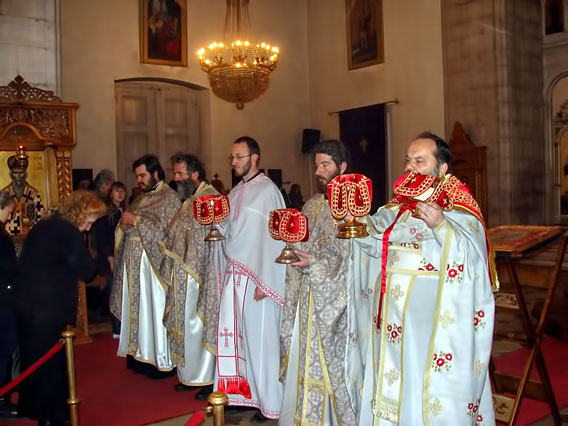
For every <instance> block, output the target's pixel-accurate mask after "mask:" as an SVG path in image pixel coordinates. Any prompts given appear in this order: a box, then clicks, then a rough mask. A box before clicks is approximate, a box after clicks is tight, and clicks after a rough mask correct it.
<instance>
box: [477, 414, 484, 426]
mask: <svg viewBox="0 0 568 426" xmlns="http://www.w3.org/2000/svg"><path fill="white" fill-rule="evenodd" d="M482 421H483V416H482V415H481V414H479V415H478V416H477V424H476V426H483V423H481V422H482Z"/></svg>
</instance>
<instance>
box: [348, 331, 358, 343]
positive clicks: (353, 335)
mask: <svg viewBox="0 0 568 426" xmlns="http://www.w3.org/2000/svg"><path fill="white" fill-rule="evenodd" d="M358 341H359V337H358V336H357V332H351V333H349V343H351V344H353V345H356V344H357V342H358Z"/></svg>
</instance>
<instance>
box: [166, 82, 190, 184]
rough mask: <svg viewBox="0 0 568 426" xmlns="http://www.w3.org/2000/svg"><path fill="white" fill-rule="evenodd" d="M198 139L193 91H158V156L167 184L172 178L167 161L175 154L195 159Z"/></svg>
mask: <svg viewBox="0 0 568 426" xmlns="http://www.w3.org/2000/svg"><path fill="white" fill-rule="evenodd" d="M198 136H199V122H198V112H197V103H196V99H195V96H194V93H193V92H192V90H191V89H186V88H182V87H174V86H170V87H159V88H158V89H157V91H156V137H157V140H158V153H157V155H158V158H159V159H160V162H161V164H162V167H163V168H164V170H165V171H166V179H167V180H168V182H169V180H170V179H172V178H173V171H172V166H171V163H170V158H171V157H172V155H174V154H176V153H178V152H181V153H184V154H194V155H198V148H199V147H198V143H199V137H198ZM198 156H199V155H198Z"/></svg>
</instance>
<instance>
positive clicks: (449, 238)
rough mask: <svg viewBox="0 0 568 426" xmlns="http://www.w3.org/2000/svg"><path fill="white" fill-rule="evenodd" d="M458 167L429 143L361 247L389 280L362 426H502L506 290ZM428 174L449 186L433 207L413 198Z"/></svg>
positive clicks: (379, 311)
mask: <svg viewBox="0 0 568 426" xmlns="http://www.w3.org/2000/svg"><path fill="white" fill-rule="evenodd" d="M450 159H451V153H450V151H449V147H448V145H447V144H446V143H445V142H444V141H443V140H442V139H440V138H439V137H437V136H435V135H433V134H430V133H424V134H422V135H420V136H419V137H418V139H416V140H415V141H414V142H413V143H412V144H411V145H410V147H409V149H408V153H407V160H406V169H407V171H408V172H409V173H407V175H405V176H403V178H401V179H399V181H397V183H396V184H395V195H396V197H395V198H394V199H393V200H392V201H391V202H390V203H388V204H387V205H386V206H384V207H382V208H381V209H379V211H378V212H377V213H376V214H375V215H374V216H372V217H370V218H369V220H368V224H369V226H370V228H371V231H372V235H371V236H369V237H367V238H365V239H357V240H356V241H357V244H359V245H360V246H361V247H362V248H364V249H365V250H367V251H368V252H369V254H371V255H372V256H375V257H377V260H376V261H377V262H378V263H380V264H381V268H382V271H383V274H385V275H384V279H379V282H378V283H377V287H376V289H375V292H374V306H373V311H372V312H373V315H374V320H373V324H372V328H371V341H370V342H369V348H368V352H367V362H366V371H365V382H364V389H363V402H362V406H361V413H360V418H359V425H360V426H371V425H452V426H453V425H479V426H481V425H494V424H495V418H494V412H493V403H492V395H491V384H490V381H489V376H488V363H489V357H490V353H491V343H492V337H493V320H494V300H493V290H494V289H496V288H497V285H498V283H497V278H496V275H495V269H494V262H493V261H492V256H491V252H490V248H489V245H488V242H487V237H486V231H485V228H484V222H483V218H482V217H481V213H480V211H479V207H478V205H477V203H476V202H475V200H474V199H473V197H472V196H471V194H470V192H469V190H468V189H467V188H466V187H465V185H463V183H462V182H460V181H459V180H458V179H457V178H456V177H455V176H452V175H447V174H446V172H447V170H448V167H449V163H450ZM415 172H418V173H420V174H421V175H416V174H415ZM422 175H426V177H427V178H428V179H429V176H434V177H437V178H440V181H439V183H438V185H437V186H436V187H429V188H430V189H429V191H430V190H431V189H432V188H434V189H435V192H437V193H438V195H436V196H433V195H432V196H430V195H428V193H426V195H427V196H428V198H427V199H426V202H424V199H423V198H419V197H416V198H412V197H414V195H416V194H417V193H420V192H422V190H423V189H424V188H420V185H419V182H420V181H421V179H422V178H424V176H422ZM413 185H415V186H416V185H417V186H416V187H413ZM400 188H403V189H400ZM405 194H406V195H405ZM440 194H441V195H440ZM405 196H408V197H409V198H404V197H405ZM438 196H439V197H440V198H436V197H438ZM408 200H414V201H410V202H409V201H408ZM417 200H422V201H417ZM442 206H444V209H443V208H442ZM381 278H383V275H381ZM382 290H384V291H382ZM381 295H382V297H381Z"/></svg>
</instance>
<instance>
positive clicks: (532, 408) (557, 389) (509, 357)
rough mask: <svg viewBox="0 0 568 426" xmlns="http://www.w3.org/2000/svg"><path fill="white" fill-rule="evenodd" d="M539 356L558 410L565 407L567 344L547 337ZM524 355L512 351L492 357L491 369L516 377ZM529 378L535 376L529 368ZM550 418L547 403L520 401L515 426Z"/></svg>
mask: <svg viewBox="0 0 568 426" xmlns="http://www.w3.org/2000/svg"><path fill="white" fill-rule="evenodd" d="M542 353H543V356H544V362H545V363H546V368H547V369H548V375H549V376H550V381H551V382H552V388H553V389H554V395H556V402H557V404H558V407H559V409H562V408H564V407H567V406H568V368H567V367H566V360H568V343H566V342H561V341H560V340H556V339H553V338H551V337H547V338H546V339H545V340H544V343H543V344H542ZM527 356H528V350H527V349H519V350H516V351H514V352H511V353H508V354H505V355H503V356H500V357H499V358H495V366H496V367H497V370H500V371H503V372H505V373H511V374H515V375H517V376H520V375H521V373H522V371H523V368H524V366H525V361H526V359H527ZM531 378H533V379H536V380H538V373H537V371H536V368H535V367H533V369H532V372H531ZM549 415H550V409H549V408H548V404H545V403H543V402H539V401H534V400H531V399H526V398H523V401H522V403H521V416H520V418H519V421H518V422H517V425H518V426H524V425H532V424H533V423H535V422H537V421H538V420H541V419H543V418H545V417H548V416H549Z"/></svg>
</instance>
